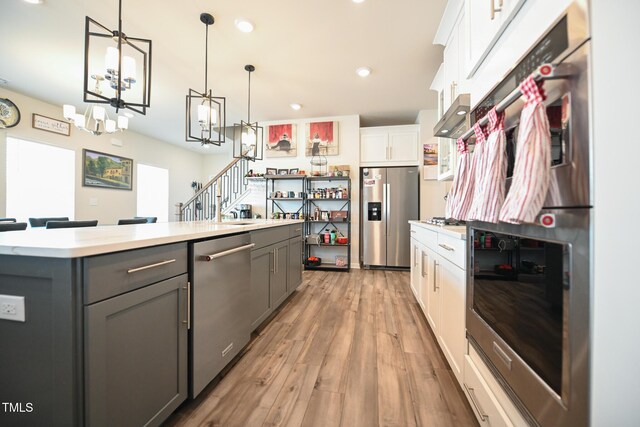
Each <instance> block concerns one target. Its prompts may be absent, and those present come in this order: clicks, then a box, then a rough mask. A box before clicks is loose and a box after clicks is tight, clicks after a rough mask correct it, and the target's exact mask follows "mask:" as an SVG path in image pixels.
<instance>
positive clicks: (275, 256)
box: [273, 248, 278, 274]
mask: <svg viewBox="0 0 640 427" xmlns="http://www.w3.org/2000/svg"><path fill="white" fill-rule="evenodd" d="M273 274H278V248H275V249H274V250H273Z"/></svg>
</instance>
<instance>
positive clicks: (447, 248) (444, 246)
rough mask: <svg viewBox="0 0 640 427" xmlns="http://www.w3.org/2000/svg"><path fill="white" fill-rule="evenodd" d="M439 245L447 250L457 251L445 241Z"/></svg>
mask: <svg viewBox="0 0 640 427" xmlns="http://www.w3.org/2000/svg"><path fill="white" fill-rule="evenodd" d="M438 246H440V247H441V248H442V249H446V250H448V251H450V252H455V249H454V248H452V247H451V246H447V245H445V244H443V243H438Z"/></svg>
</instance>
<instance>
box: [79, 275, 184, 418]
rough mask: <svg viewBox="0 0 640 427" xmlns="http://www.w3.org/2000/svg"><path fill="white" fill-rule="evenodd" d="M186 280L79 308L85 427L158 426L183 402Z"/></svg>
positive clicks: (174, 281) (139, 290) (155, 285)
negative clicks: (81, 313) (81, 315)
mask: <svg viewBox="0 0 640 427" xmlns="http://www.w3.org/2000/svg"><path fill="white" fill-rule="evenodd" d="M186 306H187V275H186V274H183V275H181V276H177V277H174V278H172V279H168V280H164V281H162V282H159V283H156V284H153V285H150V286H147V287H144V288H141V289H138V290H135V291H131V292H128V293H126V294H123V295H119V296H117V297H114V298H110V299H107V300H105V301H102V302H98V303H95V304H92V305H90V306H87V307H85V411H86V414H85V415H86V418H85V423H86V425H90V426H94V427H95V426H142V425H149V426H153V425H160V424H161V423H162V422H163V421H164V420H165V419H166V418H167V417H168V416H169V415H170V414H171V413H172V412H173V411H174V410H175V409H176V408H177V407H178V406H179V405H180V403H182V402H183V401H184V400H185V399H186V397H187V318H186V317H187V310H186Z"/></svg>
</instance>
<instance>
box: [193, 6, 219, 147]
mask: <svg viewBox="0 0 640 427" xmlns="http://www.w3.org/2000/svg"><path fill="white" fill-rule="evenodd" d="M200 21H201V22H202V23H203V24H204V25H205V44H204V46H205V48H204V92H202V93H200V92H198V91H195V90H193V89H189V93H188V95H187V117H186V129H185V134H186V135H185V138H186V140H187V142H200V143H201V144H202V145H208V144H214V145H221V144H222V143H223V142H224V128H225V126H226V120H227V117H226V99H225V98H224V97H218V96H213V95H212V94H211V89H209V86H208V84H207V83H208V82H207V71H208V61H209V25H212V24H213V23H214V19H213V16H211V15H210V14H208V13H201V14H200Z"/></svg>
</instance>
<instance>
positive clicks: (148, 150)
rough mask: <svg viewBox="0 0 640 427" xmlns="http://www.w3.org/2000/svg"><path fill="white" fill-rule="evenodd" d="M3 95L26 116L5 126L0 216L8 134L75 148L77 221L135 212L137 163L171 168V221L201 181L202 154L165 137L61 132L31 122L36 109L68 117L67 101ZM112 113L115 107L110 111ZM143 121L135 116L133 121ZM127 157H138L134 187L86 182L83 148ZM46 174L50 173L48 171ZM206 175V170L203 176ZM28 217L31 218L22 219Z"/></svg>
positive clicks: (0, 142) (111, 219) (105, 220)
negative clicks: (93, 202) (93, 203)
mask: <svg viewBox="0 0 640 427" xmlns="http://www.w3.org/2000/svg"><path fill="white" fill-rule="evenodd" d="M0 97H2V98H9V99H10V100H11V101H13V102H14V103H15V104H16V105H17V106H18V108H19V109H20V113H21V116H22V119H21V121H20V123H19V124H18V125H17V126H16V127H13V128H10V129H2V130H0V171H1V172H0V216H4V214H5V212H6V137H7V136H11V137H15V138H22V139H25V140H29V141H34V142H42V143H47V144H51V145H55V146H59V147H64V148H68V149H73V150H75V152H76V180H77V181H76V206H75V218H76V219H78V220H85V219H97V220H98V221H99V224H115V223H116V222H117V220H118V219H120V218H131V217H133V216H135V214H136V195H137V193H136V191H137V188H136V187H137V186H136V182H135V178H136V176H135V167H136V166H135V165H136V164H137V163H138V162H140V163H144V164H148V165H151V166H157V167H161V168H166V169H169V206H168V207H167V209H169V220H170V221H173V220H174V218H175V216H174V211H175V209H174V205H175V204H176V203H178V202H184V201H186V200H187V199H188V198H189V197H191V196H192V195H193V191H192V190H191V182H192V181H193V180H202V176H203V175H204V174H203V172H202V171H203V160H202V155H200V154H198V153H195V152H191V151H188V150H184V149H182V148H179V147H177V146H174V145H171V144H168V143H166V142H162V141H158V140H156V139H152V138H149V137H146V136H143V135H140V134H138V133H136V132H133V131H130V130H127V131H125V132H121V133H117V134H113V135H100V136H93V135H91V134H89V133H86V132H84V131H82V130H79V129H76V128H75V127H74V126H71V136H63V135H57V134H54V133H50V132H45V131H42V130H39V129H33V128H32V127H31V115H32V113H37V114H41V115H44V116H48V117H52V118H55V119H60V120H63V118H62V106H58V105H52V104H47V103H45V102H42V101H40V100H37V99H35V98H31V97H27V96H25V95H22V94H19V93H16V92H12V91H8V90H6V89H1V88H0ZM110 114H111V112H110ZM136 120H144V116H136V117H134V118H132V119H131V120H130V122H135V121H136ZM112 138H117V139H119V140H121V141H122V143H123V146H122V147H117V146H115V145H112V144H111V140H112ZM83 148H87V149H91V150H95V151H100V152H105V153H109V154H115V155H119V156H123V157H128V158H131V159H133V161H134V176H133V190H132V191H126V190H112V189H105V188H95V187H83V186H82V149H83ZM43 173H46V172H43ZM204 176H206V175H204ZM91 198H95V199H97V201H98V205H97V206H89V199H91ZM20 220H26V218H20Z"/></svg>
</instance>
